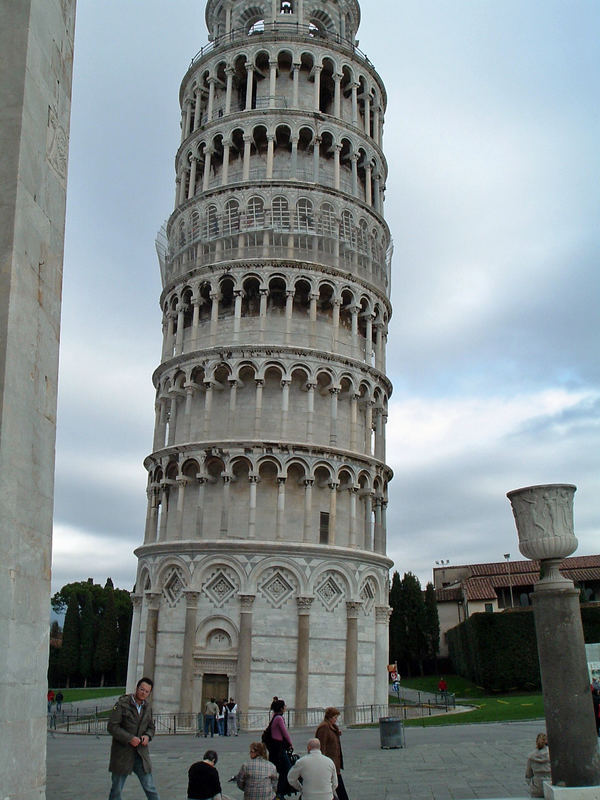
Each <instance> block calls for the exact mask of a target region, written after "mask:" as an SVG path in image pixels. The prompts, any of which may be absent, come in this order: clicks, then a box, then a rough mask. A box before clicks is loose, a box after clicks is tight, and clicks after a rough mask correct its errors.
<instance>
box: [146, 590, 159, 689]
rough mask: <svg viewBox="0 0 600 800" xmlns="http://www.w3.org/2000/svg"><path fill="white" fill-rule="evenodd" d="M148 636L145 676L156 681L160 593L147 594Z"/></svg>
mask: <svg viewBox="0 0 600 800" xmlns="http://www.w3.org/2000/svg"><path fill="white" fill-rule="evenodd" d="M145 597H146V605H147V608H148V611H147V613H146V636H145V639H144V669H143V672H144V675H145V676H147V677H148V678H152V679H154V667H155V664H156V645H157V640H158V612H159V608H160V598H161V593H160V592H146V595H145Z"/></svg>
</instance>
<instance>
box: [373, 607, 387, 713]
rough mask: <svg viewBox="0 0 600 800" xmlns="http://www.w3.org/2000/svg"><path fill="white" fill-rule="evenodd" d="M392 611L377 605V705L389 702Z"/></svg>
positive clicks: (375, 681) (375, 691) (375, 690)
mask: <svg viewBox="0 0 600 800" xmlns="http://www.w3.org/2000/svg"><path fill="white" fill-rule="evenodd" d="M391 613H392V609H391V608H389V606H375V680H374V687H373V689H374V692H373V702H374V703H375V704H376V705H386V704H387V702H388V684H389V681H388V672H387V665H388V663H389V661H388V651H389V633H388V626H389V622H390V615H391Z"/></svg>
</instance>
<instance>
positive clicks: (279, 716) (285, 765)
mask: <svg viewBox="0 0 600 800" xmlns="http://www.w3.org/2000/svg"><path fill="white" fill-rule="evenodd" d="M272 709H273V716H272V718H271V721H270V722H269V724H268V725H267V727H266V729H265V732H264V733H263V743H264V744H265V745H266V746H267V749H268V751H269V761H270V762H271V763H272V764H274V765H275V769H276V770H277V772H278V773H279V780H278V782H277V797H279V798H281V797H284V796H285V795H286V794H292V793H293V792H294V789H292V787H291V786H290V785H289V783H288V781H287V774H288V772H289V770H290V767H291V766H292V762H291V759H290V753H291V752H293V749H294V746H293V744H292V740H291V739H290V734H289V733H288V729H287V727H286V725H285V720H284V718H283V712H284V711H285V702H284V701H283V700H277V701H273V704H272Z"/></svg>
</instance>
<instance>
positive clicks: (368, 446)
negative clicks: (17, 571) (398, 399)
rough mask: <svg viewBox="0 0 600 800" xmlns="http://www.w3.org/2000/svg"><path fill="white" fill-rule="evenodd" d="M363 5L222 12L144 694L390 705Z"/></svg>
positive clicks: (190, 81) (376, 131)
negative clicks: (150, 689)
mask: <svg viewBox="0 0 600 800" xmlns="http://www.w3.org/2000/svg"><path fill="white" fill-rule="evenodd" d="M359 22H360V8H359V5H358V2H356V0H338V2H326V1H325V0H313V1H312V2H308V0H284V1H281V0H262V2H256V0H231V2H223V1H222V0H208V2H207V5H206V24H207V27H208V31H209V43H208V44H207V45H206V46H205V47H203V48H202V50H201V51H200V52H199V53H198V54H197V55H196V56H195V57H194V58H193V60H192V61H191V64H190V66H189V69H188V71H187V72H186V74H185V75H184V77H183V81H182V84H181V89H180V103H181V134H182V135H181V144H180V146H179V149H178V150H177V153H176V199H175V208H174V210H173V213H172V214H171V215H170V217H169V218H168V220H167V222H166V223H165V225H164V227H163V228H162V229H161V231H160V233H159V236H158V239H157V250H158V254H159V261H160V271H161V278H162V293H161V296H160V306H161V309H162V313H163V349H162V356H161V360H160V364H159V365H158V367H157V369H156V371H155V372H154V376H153V380H154V385H155V388H156V406H155V408H156V422H155V433H154V443H153V448H152V452H151V453H150V454H149V455H148V456H147V458H146V460H145V466H146V469H147V472H148V489H147V493H148V512H147V519H146V528H145V536H144V541H143V544H142V545H141V546H140V547H139V548H138V549H137V550H136V555H137V557H138V560H139V563H138V570H137V578H136V584H135V592H134V616H133V623H132V636H131V647H130V654H129V670H128V686H134V685H135V681H136V679H137V677H139V675H142V674H143V675H147V676H150V677H152V678H154V680H155V682H156V692H155V695H156V696H155V701H154V705H155V709H156V710H159V711H181V712H198V711H201V710H203V708H204V704H205V703H206V700H207V699H208V698H210V697H229V696H234V697H235V698H236V700H237V702H238V704H239V707H240V709H242V710H243V711H244V712H246V713H251V712H252V711H253V710H261V711H262V710H263V709H264V708H265V707H266V708H268V706H269V703H270V702H271V698H272V695H273V691H274V689H276V690H277V694H278V695H279V696H280V697H282V696H283V697H285V698H286V700H287V702H288V705H289V706H291V707H292V706H293V707H294V708H295V709H297V710H302V709H307V708H310V707H324V706H328V705H332V704H333V705H339V706H344V707H346V708H351V707H353V706H357V705H361V704H374V703H375V704H380V703H381V704H384V703H386V702H387V692H388V678H387V671H386V667H387V653H388V613H389V610H388V570H389V568H390V566H391V565H392V562H391V560H390V559H388V558H387V556H386V506H387V499H388V490H387V487H388V482H389V480H390V479H391V477H392V474H391V470H390V468H389V467H388V466H387V465H386V459H385V427H386V421H387V407H388V399H389V397H390V394H391V390H392V387H391V384H390V381H389V380H388V378H387V376H386V368H385V352H386V343H387V329H388V321H389V319H390V315H391V305H390V300H389V294H390V271H391V250H392V248H391V238H390V232H389V230H388V227H387V225H386V222H385V219H384V216H383V197H384V189H385V183H386V176H387V165H386V160H385V157H384V154H383V151H382V129H383V122H384V111H385V106H386V93H385V88H384V86H383V83H382V81H381V79H380V77H379V75H378V74H377V72H376V71H375V69H374V67H373V65H372V64H371V62H370V61H369V60H368V59H367V57H366V56H365V55H364V54H363V53H362V52H361V51H360V50H359V49H358V48H357V46H356V34H357V29H358V26H359Z"/></svg>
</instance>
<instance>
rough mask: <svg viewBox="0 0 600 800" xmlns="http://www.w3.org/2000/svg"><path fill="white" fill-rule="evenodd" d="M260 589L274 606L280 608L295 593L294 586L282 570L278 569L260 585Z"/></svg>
mask: <svg viewBox="0 0 600 800" xmlns="http://www.w3.org/2000/svg"><path fill="white" fill-rule="evenodd" d="M260 591H261V593H262V594H263V595H264V597H266V598H267V600H268V601H269V603H270V604H271V605H272V606H273V608H280V607H281V606H282V605H283V604H284V603H285V602H286V600H289V598H290V597H291V596H292V595H293V593H294V586H293V585H292V583H291V581H289V580H287V579H286V577H285V575H284V573H283V572H282V571H281V570H276V571H275V572H274V573H273V574H272V575H271V576H270V577H269V578H267V580H266V581H264V583H262V584H261V586H260Z"/></svg>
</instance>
